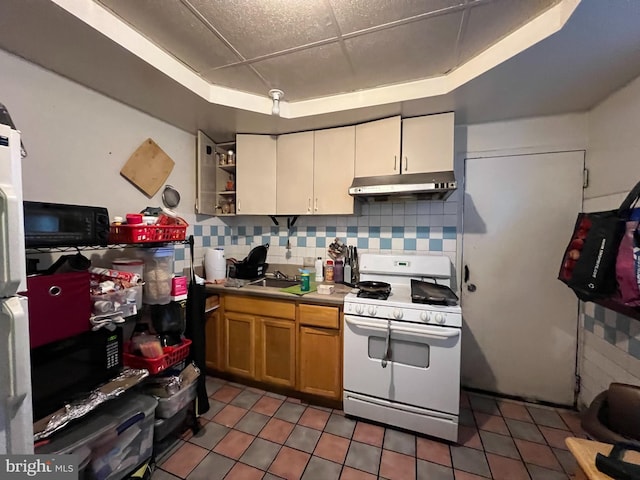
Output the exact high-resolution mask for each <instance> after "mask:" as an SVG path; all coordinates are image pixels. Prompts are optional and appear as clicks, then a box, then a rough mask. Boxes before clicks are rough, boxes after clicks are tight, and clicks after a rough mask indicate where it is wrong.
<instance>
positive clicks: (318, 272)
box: [316, 257, 324, 283]
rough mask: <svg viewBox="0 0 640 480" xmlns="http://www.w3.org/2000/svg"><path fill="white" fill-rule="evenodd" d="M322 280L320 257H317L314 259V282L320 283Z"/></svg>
mask: <svg viewBox="0 0 640 480" xmlns="http://www.w3.org/2000/svg"><path fill="white" fill-rule="evenodd" d="M322 281H324V278H323V277H322V257H318V259H317V260H316V283H321V282H322Z"/></svg>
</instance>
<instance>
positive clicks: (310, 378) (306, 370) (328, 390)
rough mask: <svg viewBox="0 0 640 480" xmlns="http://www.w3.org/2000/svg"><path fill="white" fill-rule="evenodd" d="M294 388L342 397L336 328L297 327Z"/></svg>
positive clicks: (340, 355)
mask: <svg viewBox="0 0 640 480" xmlns="http://www.w3.org/2000/svg"><path fill="white" fill-rule="evenodd" d="M299 349H300V361H299V364H298V367H299V373H298V375H299V376H298V382H299V383H298V389H299V390H300V391H302V392H305V393H311V394H314V395H322V396H325V397H329V398H334V399H340V398H341V397H342V340H341V337H340V330H333V329H326V328H315V327H300V337H299Z"/></svg>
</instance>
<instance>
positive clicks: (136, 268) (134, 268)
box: [111, 258, 144, 279]
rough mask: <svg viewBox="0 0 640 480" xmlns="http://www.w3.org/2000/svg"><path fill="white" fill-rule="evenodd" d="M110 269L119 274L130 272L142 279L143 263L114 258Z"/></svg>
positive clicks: (131, 259)
mask: <svg viewBox="0 0 640 480" xmlns="http://www.w3.org/2000/svg"><path fill="white" fill-rule="evenodd" d="M111 268H113V269H114V270H120V271H121V272H131V273H135V274H137V275H138V276H139V277H140V278H141V279H144V262H143V261H142V260H140V259H139V258H116V259H115V260H114V261H112V262H111Z"/></svg>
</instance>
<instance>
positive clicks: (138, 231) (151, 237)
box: [109, 217, 188, 244]
mask: <svg viewBox="0 0 640 480" xmlns="http://www.w3.org/2000/svg"><path fill="white" fill-rule="evenodd" d="M143 221H144V217H143ZM187 227H188V224H187V223H186V222H184V225H158V224H155V225H145V224H144V223H141V224H140V225H121V224H119V223H116V222H114V223H112V224H111V227H110V229H109V243H111V244H113V243H149V242H174V241H180V240H184V239H185V238H186V236H187Z"/></svg>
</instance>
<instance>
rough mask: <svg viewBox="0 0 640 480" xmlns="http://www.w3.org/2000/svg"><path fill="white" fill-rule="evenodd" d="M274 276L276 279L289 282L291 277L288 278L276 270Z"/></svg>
mask: <svg viewBox="0 0 640 480" xmlns="http://www.w3.org/2000/svg"><path fill="white" fill-rule="evenodd" d="M273 276H274V278H281V279H283V280H288V279H289V277H287V276H286V275H285V274H284V273H282V272H281V271H280V270H276V271H275V272H273Z"/></svg>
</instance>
